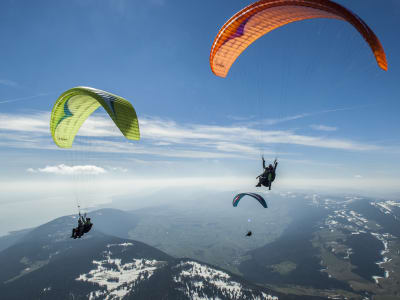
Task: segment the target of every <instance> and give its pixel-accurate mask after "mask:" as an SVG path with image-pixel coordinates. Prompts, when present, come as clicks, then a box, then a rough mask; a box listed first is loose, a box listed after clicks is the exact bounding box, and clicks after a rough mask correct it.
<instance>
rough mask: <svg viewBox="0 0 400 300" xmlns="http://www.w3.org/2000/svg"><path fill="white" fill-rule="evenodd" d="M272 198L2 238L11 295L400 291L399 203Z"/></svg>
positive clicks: (4, 276) (269, 295)
mask: <svg viewBox="0 0 400 300" xmlns="http://www.w3.org/2000/svg"><path fill="white" fill-rule="evenodd" d="M269 197H270V198H269V199H268V201H269V204H270V205H269V206H270V208H269V209H268V210H261V211H260V210H259V209H258V207H255V210H253V211H252V210H251V209H252V207H251V206H250V205H251V203H247V204H249V206H248V207H246V203H243V206H242V207H241V208H238V209H231V210H227V209H226V208H224V207H222V208H221V209H220V210H218V208H213V210H209V211H208V213H207V214H206V213H205V212H206V211H205V210H201V209H200V208H199V209H197V210H193V208H192V207H191V206H190V205H188V206H187V208H182V207H180V208H179V209H175V208H168V207H163V208H158V209H141V210H138V211H131V212H126V211H121V210H116V209H101V210H97V211H94V212H91V213H90V215H91V217H92V220H93V221H94V224H95V225H94V229H93V230H92V231H91V232H90V233H89V234H88V235H85V236H84V237H83V238H82V239H77V240H73V239H70V238H69V236H70V234H71V229H72V228H73V227H74V226H76V223H77V219H76V216H66V217H61V218H58V219H55V220H53V221H51V222H49V223H47V224H44V225H42V226H39V227H37V228H35V229H27V230H23V231H18V232H13V233H11V234H10V235H8V236H5V237H1V238H0V292H1V293H0V298H1V299H3V298H4V299H88V298H89V299H295V300H297V299H310V300H311V299H360V300H361V299H362V300H366V299H371V300H372V299H373V300H386V299H397V298H399V297H400V239H399V237H400V203H399V202H396V201H391V200H380V199H370V198H362V197H355V196H343V197H337V196H336V197H333V196H322V195H317V194H314V195H304V194H294V193H282V194H279V195H278V194H272V195H270V196H269ZM268 213H269V214H268ZM234 214H235V215H234ZM247 215H251V216H253V220H252V223H249V224H247V223H248V222H247ZM244 217H246V218H244ZM243 221H244V222H245V224H246V225H245V226H253V227H252V228H253V229H254V236H252V237H251V238H250V239H248V238H246V237H244V234H243V232H242V231H241V228H242V227H237V225H236V224H237V223H239V224H240V222H243ZM256 222H258V223H256ZM281 227H283V228H281ZM238 228H239V230H238ZM246 228H247V227H243V228H242V229H246ZM277 232H278V233H279V234H277ZM271 236H273V239H271ZM137 240H141V241H146V243H151V244H152V245H153V246H150V245H148V244H146V243H143V242H139V241H137ZM263 241H264V244H262V243H263ZM249 246H251V247H250V249H249V250H246V247H248V248H249ZM160 249H162V250H160ZM167 253H168V254H167ZM182 253H184V254H187V255H182ZM180 257H190V258H180ZM232 270H233V271H232Z"/></svg>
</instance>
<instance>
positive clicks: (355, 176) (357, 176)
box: [354, 175, 363, 178]
mask: <svg viewBox="0 0 400 300" xmlns="http://www.w3.org/2000/svg"><path fill="white" fill-rule="evenodd" d="M354 178H363V176H361V175H354Z"/></svg>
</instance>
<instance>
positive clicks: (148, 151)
mask: <svg viewBox="0 0 400 300" xmlns="http://www.w3.org/2000/svg"><path fill="white" fill-rule="evenodd" d="M338 2H339V3H340V4H343V5H344V6H346V7H347V8H349V9H351V10H352V11H354V12H356V13H357V14H358V15H359V16H360V17H361V18H362V19H363V20H364V21H365V22H366V23H367V24H369V26H370V27H371V28H372V29H373V30H374V32H375V33H376V34H377V36H378V37H379V39H380V41H381V42H382V44H383V47H384V49H385V51H386V55H387V58H388V63H389V70H388V71H387V72H384V71H382V70H380V69H379V68H378V66H377V65H376V62H375V60H374V57H373V55H372V53H371V51H370V49H369V48H368V46H367V44H366V43H365V41H364V40H363V39H362V38H361V36H360V35H359V34H358V33H357V32H356V30H355V29H354V28H352V27H351V26H350V25H349V24H346V23H344V22H340V21H334V20H311V21H306V22H300V23H299V22H298V23H294V24H290V25H288V26H286V27H284V28H280V29H278V30H275V31H274V32H271V33H270V34H268V35H267V36H265V37H263V38H261V39H260V40H258V41H257V42H256V43H254V44H253V45H251V46H250V47H249V48H248V49H247V50H246V51H245V52H244V53H243V54H242V55H241V56H240V58H239V59H238V60H237V61H236V62H235V64H234V65H233V67H232V69H231V71H230V73H229V75H228V77H227V78H226V79H221V78H218V77H216V76H215V75H214V74H212V72H211V70H210V67H209V61H208V59H209V52H210V48H211V44H212V42H213V40H214V37H215V35H216V34H217V32H218V29H219V27H220V26H222V25H223V24H224V22H225V21H227V20H228V18H229V17H231V16H232V15H233V14H234V13H235V12H237V11H238V10H240V9H241V8H243V7H245V6H246V5H247V4H249V3H251V2H250V1H229V0H226V1H222V0H219V1H179V2H178V1H168V0H148V1H127V0H116V1H98V0H85V1H82V0H79V1H67V2H65V1H64V2H62V1H50V0H49V1H15V0H14V1H9V0H4V1H1V3H0V34H1V37H2V41H3V42H2V47H1V48H0V54H1V57H2V59H1V65H0V136H1V137H2V140H1V142H0V164H1V166H2V168H1V169H0V178H1V182H2V183H0V185H1V190H2V191H3V192H2V193H3V195H0V206H1V207H2V210H3V212H5V213H6V214H13V213H14V212H15V211H16V210H18V209H19V208H18V207H19V206H18V205H22V204H21V203H23V205H25V204H26V203H27V202H29V203H30V204H29V205H32V206H34V205H37V204H38V203H36V202H35V201H36V200H35V199H37V198H40V199H42V200H43V197H44V196H43V195H46V197H48V199H49V200H48V202H46V203H51V201H53V200H51V199H52V198H51V197H56V198H57V197H58V198H60V199H64V202H63V203H65V205H60V208H59V210H56V209H55V210H54V211H48V212H47V214H46V217H48V218H50V217H51V216H53V217H54V214H57V213H59V214H62V209H64V208H65V209H67V210H68V209H69V211H71V212H72V211H73V207H72V206H71V205H70V203H69V202H68V199H69V198H71V197H72V196H71V194H69V192H68V191H69V190H70V189H71V186H74V183H70V182H71V181H74V180H75V182H76V181H77V179H76V176H81V175H79V174H80V173H82V172H84V171H82V169H77V168H75V169H74V168H73V167H74V166H75V167H76V166H92V167H98V168H100V169H101V170H103V171H102V172H100V173H99V172H96V169H91V170H92V174H89V175H85V176H87V177H88V178H89V179H87V178H86V179H85V180H87V181H90V182H91V183H92V184H93V185H98V184H99V182H108V185H107V186H113V185H114V184H115V183H116V182H119V183H121V182H125V185H124V184H121V186H119V188H118V193H115V189H114V190H113V189H112V188H111V187H110V188H109V189H108V190H107V188H106V187H104V189H105V190H104V191H102V192H101V195H100V196H99V194H96V196H93V191H92V190H90V188H88V189H87V190H86V191H85V192H82V191H80V193H82V194H83V193H87V194H91V195H92V197H93V198H96V199H97V200H98V199H100V198H101V199H103V200H104V202H107V201H108V202H110V201H112V198H113V197H116V195H117V194H118V195H120V196H121V195H123V194H124V193H125V194H126V193H129V191H130V189H131V188H132V182H135V184H133V185H134V186H135V187H137V188H138V189H140V190H142V191H143V192H145V190H146V188H147V189H148V188H149V187H152V186H155V185H163V184H165V182H166V181H165V180H166V178H167V179H168V180H170V181H168V184H169V185H172V186H174V184H172V182H182V180H183V179H182V178H184V180H185V184H187V185H190V184H191V183H192V184H194V185H204V184H206V185H212V184H211V183H213V184H214V185H216V186H218V187H220V186H226V188H227V189H235V190H236V189H241V188H248V189H249V188H251V187H252V186H253V185H254V184H255V182H254V177H255V176H256V175H258V174H259V173H260V172H261V168H260V161H259V158H260V154H261V153H264V154H265V156H266V158H268V159H273V158H274V157H275V156H278V157H279V158H280V161H281V164H280V166H279V168H280V169H279V171H280V173H279V176H280V177H279V181H277V182H276V186H277V188H278V189H279V188H286V189H294V188H304V189H318V188H319V189H324V190H326V191H330V192H332V191H338V188H339V190H340V192H354V191H358V192H364V193H369V192H374V193H375V194H378V195H379V194H382V195H385V194H386V192H388V191H389V192H390V193H392V194H396V193H398V192H399V189H398V184H397V182H398V178H399V176H400V171H399V169H400V163H399V161H400V160H399V156H400V141H399V137H398V136H399V135H398V132H399V127H400V126H399V125H400V123H399V118H398V112H399V108H400V103H399V101H398V100H399V96H400V85H399V80H398V79H399V78H400V71H399V70H400V60H399V56H398V55H397V54H398V53H400V42H399V40H398V36H399V32H398V31H399V28H400V18H399V16H400V4H399V3H398V1H397V0H385V1H384V4H382V3H381V2H380V1H372V0H363V1H361V0H357V1H356V0H354V1H344V0H342V1H338ZM74 86H91V87H95V88H98V89H102V90H106V91H109V92H112V93H115V94H117V95H120V96H122V97H125V98H126V99H128V100H130V101H131V102H132V103H133V105H134V107H135V109H136V111H137V113H138V116H139V122H140V126H141V133H142V140H141V141H140V142H127V141H126V140H124V139H123V137H122V136H121V135H120V134H119V132H118V130H117V129H115V128H114V126H113V124H112V123H111V122H110V121H109V120H108V118H107V116H106V115H105V114H104V113H103V112H101V111H99V112H97V113H95V115H94V116H93V117H92V118H90V119H89V120H88V121H87V123H85V125H84V126H83V128H82V130H81V131H80V137H78V138H77V140H76V146H77V147H76V149H77V150H76V151H75V153H76V154H71V153H68V152H67V151H63V150H60V149H57V147H56V146H55V145H53V144H52V140H51V137H50V134H49V132H48V121H49V113H50V111H51V108H52V104H53V103H54V102H55V100H56V99H57V97H58V96H59V95H60V94H61V93H62V92H63V91H65V90H67V89H69V88H72V87H74ZM79 149H81V150H79ZM89 150H90V151H89ZM88 161H89V162H90V163H87V162H88ZM68 167H72V168H70V169H68ZM93 170H94V171H93ZM97 170H99V169H97ZM68 172H69V173H74V174H75V175H68V174H69V173H68ZM77 174H78V175H77ZM82 176H83V175H82ZM82 178H83V177H78V179H82ZM190 179H191V180H192V181H190ZM190 182H191V183H190ZM49 186H52V188H54V191H53V192H49V191H47V190H46V189H48V188H49ZM74 189H75V192H76V190H78V189H81V187H77V185H76V184H75V187H74ZM49 195H51V196H49ZM85 195H86V194H85ZM58 198H57V199H58ZM37 201H39V200H37ZM43 201H44V200H43ZM10 203H20V204H18V205H17V204H12V205H11V204H10ZM96 204H98V203H96V202H95V201H94V202H93V203H91V205H96ZM52 214H53V215H52ZM32 222H33V221H32Z"/></svg>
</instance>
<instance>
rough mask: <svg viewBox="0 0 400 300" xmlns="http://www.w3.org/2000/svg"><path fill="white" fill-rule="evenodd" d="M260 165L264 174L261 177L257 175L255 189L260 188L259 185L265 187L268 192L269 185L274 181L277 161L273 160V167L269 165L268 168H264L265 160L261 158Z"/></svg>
mask: <svg viewBox="0 0 400 300" xmlns="http://www.w3.org/2000/svg"><path fill="white" fill-rule="evenodd" d="M262 163H263V169H264V172H263V173H262V174H261V175H258V176H257V177H256V179H258V183H257V185H256V187H260V186H261V185H263V186H265V187H267V188H268V189H269V190H270V189H271V184H272V182H273V181H274V180H275V177H276V167H277V166H278V161H277V159H276V158H275V160H274V165H272V164H269V166H268V167H265V159H264V156H262Z"/></svg>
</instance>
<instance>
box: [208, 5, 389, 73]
mask: <svg viewBox="0 0 400 300" xmlns="http://www.w3.org/2000/svg"><path fill="white" fill-rule="evenodd" d="M314 18H330V19H338V20H343V21H346V22H348V23H350V24H351V25H353V26H354V28H356V29H357V31H358V32H359V33H360V34H361V35H362V36H363V38H364V39H365V41H366V42H367V43H368V44H369V46H370V48H371V50H372V52H373V53H374V55H375V59H376V61H377V63H378V65H379V67H381V68H382V69H383V70H385V71H386V70H387V61H386V56H385V52H384V50H383V47H382V45H381V43H380V42H379V40H378V38H377V36H376V35H375V34H374V32H373V31H372V30H371V29H370V28H369V27H368V25H367V24H366V23H365V22H364V21H363V20H361V18H359V17H358V16H357V15H356V14H354V13H352V12H351V11H349V10H348V9H346V8H344V7H343V6H341V5H339V4H337V3H334V2H332V1H330V0H261V1H258V2H255V3H253V4H251V5H249V6H247V7H246V8H244V9H242V10H241V11H239V12H238V13H236V14H235V15H234V16H233V17H232V18H230V19H229V20H228V22H226V23H225V25H224V26H222V28H221V29H220V31H219V32H218V34H217V36H216V38H215V40H214V43H213V45H212V47H211V53H210V66H211V70H212V71H213V73H214V74H215V75H217V76H220V77H226V75H227V74H228V72H229V69H230V68H231V66H232V64H233V63H234V62H235V60H236V59H237V58H238V57H239V55H240V54H241V53H242V52H243V51H244V50H245V49H246V48H247V47H248V46H249V45H251V44H252V43H253V42H254V41H256V40H257V39H258V38H260V37H261V36H263V35H265V34H267V33H268V32H270V31H272V30H274V29H276V28H278V27H281V26H284V25H286V24H289V23H292V22H295V21H302V20H306V19H314Z"/></svg>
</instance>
